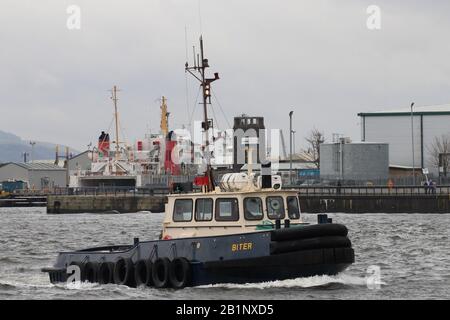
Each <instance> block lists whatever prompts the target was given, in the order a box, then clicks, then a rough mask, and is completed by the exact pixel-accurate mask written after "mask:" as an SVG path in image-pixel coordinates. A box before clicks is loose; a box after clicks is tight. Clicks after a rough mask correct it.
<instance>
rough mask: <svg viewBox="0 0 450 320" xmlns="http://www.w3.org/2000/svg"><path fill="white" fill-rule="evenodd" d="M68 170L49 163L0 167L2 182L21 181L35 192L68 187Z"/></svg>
mask: <svg viewBox="0 0 450 320" xmlns="http://www.w3.org/2000/svg"><path fill="white" fill-rule="evenodd" d="M66 173H67V172H66V169H64V168H61V167H59V166H56V165H54V164H48V163H36V162H33V163H13V162H10V163H6V164H4V165H3V166H2V167H0V182H1V181H8V180H21V181H25V182H26V183H27V184H28V188H30V189H35V190H43V189H53V188H56V187H65V186H66Z"/></svg>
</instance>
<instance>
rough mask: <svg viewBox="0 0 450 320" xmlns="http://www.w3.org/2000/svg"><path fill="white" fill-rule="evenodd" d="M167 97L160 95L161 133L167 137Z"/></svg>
mask: <svg viewBox="0 0 450 320" xmlns="http://www.w3.org/2000/svg"><path fill="white" fill-rule="evenodd" d="M166 101H167V99H166V97H164V96H163V97H162V101H161V125H160V127H161V133H162V134H163V135H164V137H167V134H168V133H169V119H168V118H169V113H168V112H167V103H166Z"/></svg>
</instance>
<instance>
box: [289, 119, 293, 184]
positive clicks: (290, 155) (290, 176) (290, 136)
mask: <svg viewBox="0 0 450 320" xmlns="http://www.w3.org/2000/svg"><path fill="white" fill-rule="evenodd" d="M293 114H294V111H291V112H289V184H290V185H292V115H293Z"/></svg>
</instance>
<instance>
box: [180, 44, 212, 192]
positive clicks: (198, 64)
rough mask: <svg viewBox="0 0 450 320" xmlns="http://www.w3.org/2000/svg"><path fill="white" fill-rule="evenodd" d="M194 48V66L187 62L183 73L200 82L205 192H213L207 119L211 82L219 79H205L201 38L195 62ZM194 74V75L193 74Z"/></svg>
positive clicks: (210, 121) (205, 61)
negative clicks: (198, 53)
mask: <svg viewBox="0 0 450 320" xmlns="http://www.w3.org/2000/svg"><path fill="white" fill-rule="evenodd" d="M195 58H196V56H195V48H194V65H193V66H189V64H188V62H186V65H185V71H186V72H189V73H190V74H191V75H192V76H193V77H194V78H196V79H197V80H198V81H200V86H201V87H202V89H203V90H202V91H203V122H202V128H203V139H204V149H203V155H204V157H205V162H206V171H205V177H206V178H207V181H208V182H207V186H206V187H207V191H212V190H214V178H213V174H212V170H211V159H210V158H211V154H210V151H209V139H208V131H209V129H210V128H212V120H209V119H208V108H207V106H208V104H211V82H213V81H216V80H218V79H219V74H218V73H217V72H216V73H214V78H206V76H205V70H206V68H208V67H209V64H208V59H206V58H205V56H204V51H203V37H202V36H200V56H199V55H197V61H196V60H195ZM194 72H196V73H194Z"/></svg>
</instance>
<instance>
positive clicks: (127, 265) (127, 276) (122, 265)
mask: <svg viewBox="0 0 450 320" xmlns="http://www.w3.org/2000/svg"><path fill="white" fill-rule="evenodd" d="M113 277H114V283H115V284H118V285H126V286H129V287H132V286H133V285H134V270H133V262H132V261H131V259H130V258H122V257H119V259H117V261H116V262H115V263H114V272H113Z"/></svg>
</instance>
